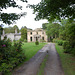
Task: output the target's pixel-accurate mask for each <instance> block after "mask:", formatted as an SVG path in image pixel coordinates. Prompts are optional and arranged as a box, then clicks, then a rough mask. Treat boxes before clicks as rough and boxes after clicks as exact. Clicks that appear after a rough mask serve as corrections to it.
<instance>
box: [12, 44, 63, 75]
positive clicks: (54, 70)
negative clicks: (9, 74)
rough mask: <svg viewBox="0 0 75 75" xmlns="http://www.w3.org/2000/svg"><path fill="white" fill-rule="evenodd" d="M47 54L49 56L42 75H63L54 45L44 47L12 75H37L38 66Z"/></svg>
mask: <svg viewBox="0 0 75 75" xmlns="http://www.w3.org/2000/svg"><path fill="white" fill-rule="evenodd" d="M47 52H48V53H47ZM47 54H48V55H49V56H48V59H47V62H46V67H45V69H44V75H64V74H63V70H62V67H61V63H60V59H59V56H58V54H57V52H56V49H55V45H54V43H48V44H47V45H45V46H44V47H43V48H42V49H41V50H39V51H38V52H37V54H36V55H35V56H33V57H32V58H31V59H30V60H29V61H28V62H25V63H24V64H23V65H22V66H21V67H19V68H18V69H16V70H15V71H14V72H13V75H37V72H38V70H39V67H40V64H41V63H42V61H43V59H44V57H45V56H46V55H47Z"/></svg>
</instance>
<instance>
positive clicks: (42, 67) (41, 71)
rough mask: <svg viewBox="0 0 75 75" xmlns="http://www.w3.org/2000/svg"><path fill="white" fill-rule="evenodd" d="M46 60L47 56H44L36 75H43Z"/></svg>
mask: <svg viewBox="0 0 75 75" xmlns="http://www.w3.org/2000/svg"><path fill="white" fill-rule="evenodd" d="M47 58H48V55H46V56H45V58H44V60H43V62H42V63H41V65H40V68H39V71H38V74H37V75H44V68H45V65H46V61H47Z"/></svg>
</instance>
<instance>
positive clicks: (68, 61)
mask: <svg viewBox="0 0 75 75" xmlns="http://www.w3.org/2000/svg"><path fill="white" fill-rule="evenodd" d="M56 50H57V52H58V54H59V56H60V59H61V63H62V67H63V70H64V73H65V75H75V56H72V55H71V54H67V53H64V52H63V47H62V46H58V45H57V44H56Z"/></svg>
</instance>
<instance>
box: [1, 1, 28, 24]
mask: <svg viewBox="0 0 75 75" xmlns="http://www.w3.org/2000/svg"><path fill="white" fill-rule="evenodd" d="M20 1H22V2H27V0H20ZM9 7H13V8H15V7H16V8H19V9H21V10H22V6H20V5H17V3H16V1H15V0H0V21H2V22H3V23H5V24H11V23H13V22H14V20H17V19H20V17H21V16H23V15H25V14H26V13H20V14H16V13H4V12H2V11H3V9H7V8H9Z"/></svg>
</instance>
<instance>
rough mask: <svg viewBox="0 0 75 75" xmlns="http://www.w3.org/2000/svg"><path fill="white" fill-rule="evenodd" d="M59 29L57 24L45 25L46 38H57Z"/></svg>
mask: <svg viewBox="0 0 75 75" xmlns="http://www.w3.org/2000/svg"><path fill="white" fill-rule="evenodd" d="M59 29H60V25H59V24H58V23H49V24H48V25H47V30H46V33H47V35H48V36H52V37H54V38H58V37H59Z"/></svg>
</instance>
